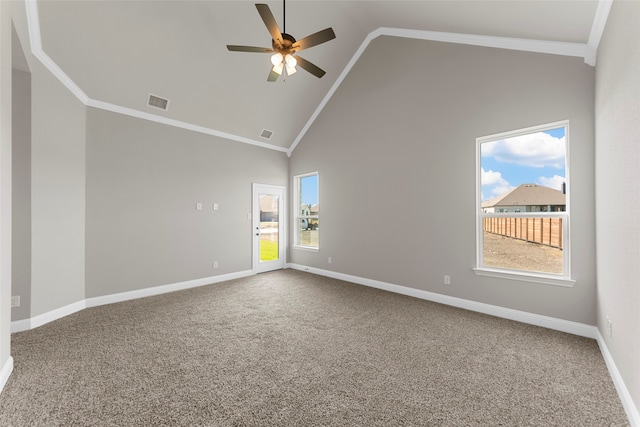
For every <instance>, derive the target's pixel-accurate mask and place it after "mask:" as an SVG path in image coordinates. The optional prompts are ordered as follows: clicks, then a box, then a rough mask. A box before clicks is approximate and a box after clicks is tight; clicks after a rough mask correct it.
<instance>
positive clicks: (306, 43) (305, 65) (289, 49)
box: [227, 1, 336, 82]
mask: <svg viewBox="0 0 640 427" xmlns="http://www.w3.org/2000/svg"><path fill="white" fill-rule="evenodd" d="M282 7H283V12H284V11H286V7H285V2H284V1H283V3H282ZM256 9H258V13H259V14H260V17H261V18H262V21H263V22H264V24H265V26H266V27H267V30H268V31H269V33H270V34H271V37H272V39H271V49H269V48H266V47H256V46H239V45H227V49H228V50H229V51H231V52H253V53H273V55H271V64H272V65H273V68H271V70H270V71H269V76H268V77H267V81H268V82H275V81H276V80H277V79H278V77H279V76H281V75H282V72H283V71H286V74H287V75H289V76H290V75H292V74H294V73H296V72H297V69H296V66H300V68H302V69H303V70H305V71H307V72H309V73H311V74H313V75H314V76H316V77H318V78H321V77H322V76H324V74H325V71H324V70H322V69H321V68H320V67H318V66H316V65H314V64H312V63H311V62H309V61H307V60H306V59H304V58H302V57H300V56H298V55H296V52H298V51H301V50H303V49H308V48H310V47H313V46H317V45H319V44H322V43H325V42H328V41H329V40H333V39H334V38H336V35H335V33H334V32H333V29H332V28H325V29H324V30H322V31H318V32H317V33H314V34H311V35H309V36H307V37H305V38H303V39H301V40H298V41H296V39H295V38H294V37H293V36H292V35H290V34H287V33H286V32H285V31H286V28H287V27H286V21H285V20H284V18H283V21H285V22H283V30H285V31H280V28H279V27H278V24H277V23H276V20H275V18H274V17H273V14H272V13H271V9H269V5H266V4H263V3H257V4H256ZM283 16H286V15H285V14H284V13H283Z"/></svg>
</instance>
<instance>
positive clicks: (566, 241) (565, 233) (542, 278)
mask: <svg viewBox="0 0 640 427" xmlns="http://www.w3.org/2000/svg"><path fill="white" fill-rule="evenodd" d="M560 127H564V129H565V182H566V185H565V194H566V205H565V206H566V207H565V211H563V212H483V211H482V149H481V147H482V144H484V143H487V142H491V141H496V140H500V139H505V138H513V137H517V136H523V135H528V134H532V133H536V132H542V131H546V130H551V129H557V128H560ZM569 147H570V128H569V120H562V121H558V122H553V123H547V124H542V125H538V126H531V127H527V128H523V129H518V130H513V131H507V132H501V133H498V134H493V135H487V136H483V137H479V138H476V205H475V208H476V266H475V267H474V268H473V270H474V272H475V274H476V275H478V276H488V277H498V278H504V279H512V280H521V281H526V282H534V283H542V284H547V285H556V286H565V287H572V286H573V285H574V284H575V280H573V279H572V278H571V239H570V236H571V233H570V229H571V226H570V217H571V214H570V212H571V207H570V200H571V197H570V188H571V185H570V178H569V163H570V161H569V159H570V155H569ZM512 217H515V218H526V217H535V218H541V217H542V218H561V219H562V221H563V226H562V239H563V248H562V257H563V259H562V267H563V272H562V274H554V273H545V272H538V271H529V270H516V269H509V268H500V267H495V266H490V267H489V266H485V265H484V263H483V257H484V234H483V226H482V224H483V219H484V218H512Z"/></svg>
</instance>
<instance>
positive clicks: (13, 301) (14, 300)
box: [11, 295, 20, 308]
mask: <svg viewBox="0 0 640 427" xmlns="http://www.w3.org/2000/svg"><path fill="white" fill-rule="evenodd" d="M14 307H20V295H16V296H14V297H11V308H14Z"/></svg>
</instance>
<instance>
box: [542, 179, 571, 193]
mask: <svg viewBox="0 0 640 427" xmlns="http://www.w3.org/2000/svg"><path fill="white" fill-rule="evenodd" d="M565 181H566V179H565V177H564V176H559V175H554V176H552V177H548V176H541V177H540V178H538V183H539V184H540V185H544V186H545V187H549V188H553V189H554V190H560V191H562V183H563V182H565Z"/></svg>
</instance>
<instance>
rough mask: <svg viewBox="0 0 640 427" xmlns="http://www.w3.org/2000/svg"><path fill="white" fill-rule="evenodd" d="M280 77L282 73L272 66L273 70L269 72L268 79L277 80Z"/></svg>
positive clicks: (270, 80)
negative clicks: (274, 69)
mask: <svg viewBox="0 0 640 427" xmlns="http://www.w3.org/2000/svg"><path fill="white" fill-rule="evenodd" d="M278 77H280V74H278V73H276V72H275V71H273V68H272V69H271V71H270V72H269V77H267V81H268V82H275V81H276V80H278Z"/></svg>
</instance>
